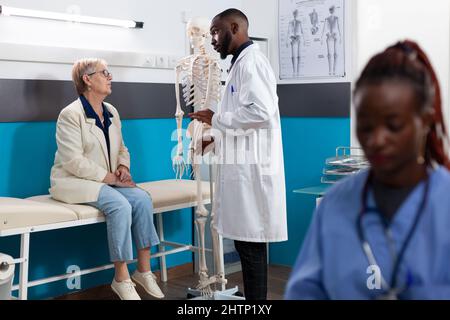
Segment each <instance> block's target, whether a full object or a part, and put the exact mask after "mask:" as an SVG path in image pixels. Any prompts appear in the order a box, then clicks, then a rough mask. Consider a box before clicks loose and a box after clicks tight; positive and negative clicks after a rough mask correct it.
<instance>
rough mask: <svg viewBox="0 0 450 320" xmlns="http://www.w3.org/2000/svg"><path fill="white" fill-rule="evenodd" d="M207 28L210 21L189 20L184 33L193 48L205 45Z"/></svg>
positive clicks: (204, 19) (203, 19)
mask: <svg viewBox="0 0 450 320" xmlns="http://www.w3.org/2000/svg"><path fill="white" fill-rule="evenodd" d="M209 26H210V21H209V20H208V19H206V18H201V17H195V18H192V19H191V20H189V22H188V24H187V27H186V32H187V36H188V38H189V40H190V42H191V45H192V47H193V48H199V47H200V46H203V45H204V44H205V40H206V37H207V36H208V33H209Z"/></svg>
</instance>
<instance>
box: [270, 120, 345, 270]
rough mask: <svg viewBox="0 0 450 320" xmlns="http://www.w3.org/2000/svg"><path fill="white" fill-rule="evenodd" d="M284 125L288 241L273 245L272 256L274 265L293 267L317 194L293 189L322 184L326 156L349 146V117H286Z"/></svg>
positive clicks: (271, 259)
mask: <svg viewBox="0 0 450 320" xmlns="http://www.w3.org/2000/svg"><path fill="white" fill-rule="evenodd" d="M281 124H282V131H283V148H284V163H285V175H286V200H287V214H288V236H289V240H288V241H287V242H282V243H277V244H272V245H270V255H269V257H270V262H271V263H273V264H279V265H286V266H292V265H293V264H294V263H295V259H296V257H297V255H298V252H299V250H300V247H301V244H302V242H303V239H304V237H305V234H306V231H307V229H308V227H309V223H310V221H311V217H312V213H313V211H314V208H315V198H314V196H309V195H300V194H294V193H293V190H295V189H301V188H306V187H311V186H317V185H320V177H321V174H322V170H323V167H324V165H325V160H326V158H330V157H332V156H334V154H335V150H336V147H338V146H349V145H350V119H348V118H342V119H334V118H333V119H326V118H321V119H315V118H283V119H282V120H281Z"/></svg>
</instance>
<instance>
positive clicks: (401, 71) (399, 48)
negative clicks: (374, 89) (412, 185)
mask: <svg viewBox="0 0 450 320" xmlns="http://www.w3.org/2000/svg"><path fill="white" fill-rule="evenodd" d="M387 80H400V81H406V82H407V83H409V84H411V86H412V87H413V88H414V91H415V93H416V96H417V98H418V99H419V105H420V108H421V110H418V112H422V111H425V110H426V109H427V108H432V109H433V110H434V119H433V122H432V124H431V127H430V132H429V134H428V136H427V140H426V148H425V161H426V163H427V164H428V165H430V164H432V163H433V162H436V163H438V164H440V165H442V166H445V167H446V168H448V169H450V160H449V158H448V157H447V155H446V147H447V144H448V138H447V129H446V127H445V123H444V117H443V113H442V100H441V89H440V86H439V82H438V79H437V76H436V72H435V71H434V69H433V67H432V65H431V62H430V60H429V59H428V57H427V55H426V54H425V52H424V51H423V50H422V49H421V48H420V46H419V45H418V44H417V43H415V42H413V41H410V40H406V41H402V42H398V43H397V44H395V45H393V46H391V47H389V48H387V49H386V50H385V51H384V52H382V53H379V54H377V55H375V56H374V57H373V58H372V59H371V60H370V61H369V63H368V64H367V66H366V67H365V68H364V70H363V72H362V74H361V76H360V78H359V79H358V81H357V82H356V86H355V94H356V92H358V91H359V90H360V89H361V88H362V87H363V86H365V85H368V84H379V83H381V82H384V81H387Z"/></svg>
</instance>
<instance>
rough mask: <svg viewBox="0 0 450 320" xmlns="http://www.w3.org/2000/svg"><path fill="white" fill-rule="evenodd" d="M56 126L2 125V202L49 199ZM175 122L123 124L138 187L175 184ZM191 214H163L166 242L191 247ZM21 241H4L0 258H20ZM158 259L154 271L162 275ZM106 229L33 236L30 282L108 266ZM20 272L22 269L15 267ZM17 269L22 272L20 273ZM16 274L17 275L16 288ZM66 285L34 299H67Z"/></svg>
mask: <svg viewBox="0 0 450 320" xmlns="http://www.w3.org/2000/svg"><path fill="white" fill-rule="evenodd" d="M55 127H56V126H55V123H54V122H34V123H2V124H0V137H1V144H0V146H1V147H0V196H1V197H19V198H25V197H30V196H34V195H39V194H47V193H48V188H49V186H50V182H49V176H50V169H51V166H52V165H53V160H54V155H55V151H56V143H55ZM175 128H176V122H175V120H174V119H147V120H126V121H123V129H122V130H123V136H124V140H125V144H126V145H127V147H128V148H129V150H130V153H131V161H132V162H131V167H132V168H131V170H132V174H133V176H134V179H135V180H136V182H142V181H152V180H161V179H173V178H174V173H173V170H172V163H171V151H172V149H173V148H174V147H175V141H171V138H172V133H173V130H174V129H175ZM191 212H192V211H191V209H185V210H179V211H175V212H173V213H169V214H165V216H164V219H165V220H164V225H165V237H166V239H168V240H171V241H175V242H181V243H192V213H191ZM19 241H20V237H18V236H13V237H7V238H0V252H3V253H7V254H11V255H13V256H15V257H17V256H18V255H19ZM157 262H158V261H157V259H154V260H152V264H153V269H159V268H158V265H157ZM189 262H192V254H191V253H190V252H183V253H179V254H176V255H172V256H169V257H168V258H167V263H168V266H169V267H170V266H175V265H180V264H184V263H189ZM108 263H109V257H108V247H107V242H106V225H105V224H96V225H91V226H83V227H77V228H70V229H63V230H56V231H49V232H43V233H35V234H32V235H31V256H30V280H31V281H32V280H35V279H37V278H42V277H49V276H54V275H59V274H63V273H65V272H66V270H67V267H68V266H70V265H78V266H80V267H81V268H82V269H84V268H91V267H95V266H98V265H101V264H108ZM17 267H18V266H17ZM17 269H18V268H17ZM112 277H113V271H112V270H108V271H102V272H99V273H95V274H92V275H87V276H83V277H82V281H81V286H82V288H81V289H86V288H89V287H92V286H96V285H100V284H105V283H109V282H110V281H111V280H112ZM17 279H18V272H16V280H15V282H16V283H17ZM67 292H68V289H67V287H66V283H65V281H59V282H57V283H53V284H49V285H43V286H38V287H34V288H31V289H30V291H29V298H30V299H42V298H48V297H52V296H57V295H61V294H64V293H67Z"/></svg>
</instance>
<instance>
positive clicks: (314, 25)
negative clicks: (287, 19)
mask: <svg viewBox="0 0 450 320" xmlns="http://www.w3.org/2000/svg"><path fill="white" fill-rule="evenodd" d="M309 19H310V20H311V25H312V28H311V34H312V35H315V34H316V33H317V31H319V27H318V24H319V15H318V14H317V11H316V9H313V11H312V12H311V13H310V14H309Z"/></svg>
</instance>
